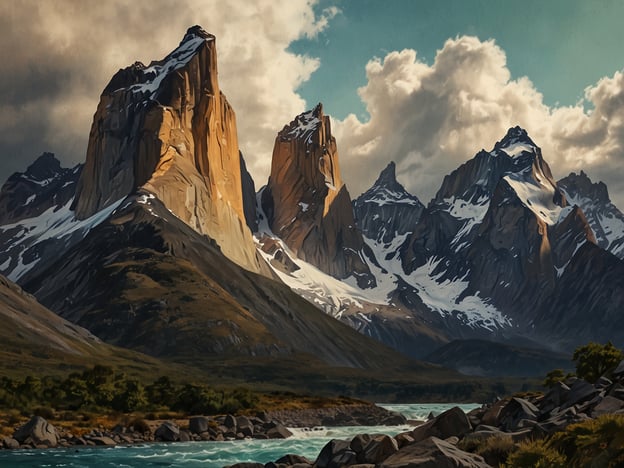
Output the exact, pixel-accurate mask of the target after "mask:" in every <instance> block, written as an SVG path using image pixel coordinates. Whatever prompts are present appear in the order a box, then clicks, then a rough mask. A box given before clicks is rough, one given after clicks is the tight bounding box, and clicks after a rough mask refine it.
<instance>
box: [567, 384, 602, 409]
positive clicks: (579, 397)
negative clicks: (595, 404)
mask: <svg viewBox="0 0 624 468" xmlns="http://www.w3.org/2000/svg"><path fill="white" fill-rule="evenodd" d="M598 393H600V390H598V389H597V388H596V387H594V386H593V385H592V384H590V383H589V382H586V381H584V380H582V379H577V380H575V381H574V383H572V385H571V386H570V393H568V398H567V400H566V402H565V405H563V407H565V408H567V407H570V406H573V405H577V404H579V403H583V402H585V401H588V400H591V399H592V398H594V397H595V396H596V395H598Z"/></svg>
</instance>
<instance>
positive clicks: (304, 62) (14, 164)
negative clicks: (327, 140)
mask: <svg viewBox="0 0 624 468" xmlns="http://www.w3.org/2000/svg"><path fill="white" fill-rule="evenodd" d="M314 3H315V2H309V1H306V0H260V1H254V2H248V1H246V0H232V1H227V2H224V1H220V0H181V1H178V2H173V3H172V2H170V1H168V0H150V1H142V2H131V3H128V2H126V1H125V0H110V1H105V2H96V1H83V0H59V1H56V0H49V1H45V2H40V1H35V0H24V1H20V2H0V36H1V40H0V63H2V64H3V73H2V74H0V178H1V179H2V180H4V179H5V178H6V177H7V176H8V175H9V174H10V173H11V172H13V171H16V170H23V169H24V168H25V167H26V165H28V164H29V163H30V162H31V161H32V160H33V159H34V157H35V156H37V155H38V154H40V153H41V152H42V151H54V152H56V153H57V155H58V156H59V157H60V158H61V159H62V160H64V162H65V163H68V164H73V163H77V162H81V161H83V160H84V157H85V153H86V144H87V139H88V135H89V128H90V125H91V120H92V117H93V113H94V112H95V109H96V106H97V102H98V99H99V95H100V93H101V91H102V89H104V87H105V86H106V84H107V82H108V80H109V79H110V78H111V77H112V75H113V74H114V73H115V72H116V71H117V70H118V69H119V68H123V67H126V66H128V65H130V64H131V63H134V62H135V61H137V60H140V61H142V62H143V63H149V62H150V61H151V60H157V59H161V58H163V57H164V56H165V55H166V54H167V53H168V52H170V51H171V50H172V49H173V48H174V47H176V46H177V44H178V43H179V41H180V40H181V39H182V36H183V35H184V32H185V31H186V29H187V28H188V27H189V26H192V25H194V24H200V25H201V26H203V27H204V29H206V30H208V31H209V32H211V33H213V34H215V35H216V36H217V48H218V53H219V81H220V85H221V89H222V90H223V92H224V93H225V94H226V95H227V97H228V100H229V101H230V102H231V104H232V105H233V107H234V109H235V110H236V114H237V121H238V130H239V137H240V146H241V149H242V150H243V152H244V153H245V155H246V158H247V159H248V167H249V168H250V169H251V171H252V172H253V173H254V175H255V176H256V180H257V181H258V182H259V183H262V182H264V180H266V177H267V175H268V170H269V167H270V157H271V152H272V147H273V141H274V138H275V135H276V133H277V131H278V130H279V129H280V128H281V127H282V126H283V125H284V124H285V123H287V122H289V121H290V120H291V119H292V118H293V117H294V116H295V115H297V114H298V113H300V112H301V111H303V110H304V107H305V102H304V100H303V99H302V98H301V97H300V96H299V95H298V94H297V92H296V89H297V88H298V86H299V85H300V84H301V83H302V82H304V81H306V80H307V79H308V78H309V76H310V74H311V73H312V72H313V71H314V70H316V68H317V67H318V66H319V62H318V60H317V59H316V58H313V57H306V56H300V55H295V54H294V53H292V52H289V51H287V48H288V46H289V44H290V43H291V42H293V41H294V40H297V39H299V38H302V37H314V36H315V35H316V34H318V33H319V32H320V31H322V30H323V29H324V28H325V27H327V25H328V23H329V21H330V20H331V18H332V17H333V16H334V15H336V14H337V13H338V10H337V9H335V8H329V9H326V10H324V11H323V12H322V13H321V14H316V15H315V13H314V10H313V6H314Z"/></svg>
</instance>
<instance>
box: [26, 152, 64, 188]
mask: <svg viewBox="0 0 624 468" xmlns="http://www.w3.org/2000/svg"><path fill="white" fill-rule="evenodd" d="M59 172H61V162H60V161H59V160H58V159H56V157H55V156H54V153H47V152H46V153H43V154H42V155H41V156H39V157H38V158H37V159H36V160H35V162H33V163H32V164H31V165H30V166H28V168H27V169H26V172H25V175H27V176H28V177H29V178H31V179H34V180H39V181H41V180H46V179H50V178H52V177H54V176H55V175H57V174H58V173H59Z"/></svg>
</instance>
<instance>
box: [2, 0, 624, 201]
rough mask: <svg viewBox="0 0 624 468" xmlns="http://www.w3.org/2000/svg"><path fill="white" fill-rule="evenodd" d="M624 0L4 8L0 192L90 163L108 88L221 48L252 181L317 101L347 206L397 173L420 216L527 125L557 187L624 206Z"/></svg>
mask: <svg viewBox="0 0 624 468" xmlns="http://www.w3.org/2000/svg"><path fill="white" fill-rule="evenodd" d="M622 18H624V2H621V1H618V0H600V1H585V0H549V1H547V2H545V1H543V0H540V1H535V0H524V1H522V2H518V1H509V0H500V1H484V0H383V1H381V0H378V1H373V0H333V1H332V0H317V1H314V2H310V1H305V0H301V1H298V0H228V1H227V2H224V1H220V0H179V1H177V2H170V1H168V0H136V1H133V2H128V1H122V0H108V1H106V2H102V1H99V0H98V1H95V0H47V1H45V2H43V1H34V0H23V1H20V2H10V1H7V2H0V182H1V181H3V180H5V179H6V178H7V177H8V176H9V175H10V174H11V173H13V172H15V171H23V170H25V168H26V167H27V166H28V164H30V163H31V162H32V161H33V160H34V159H35V158H36V157H37V156H38V155H39V154H41V153H42V152H44V151H52V152H54V153H55V154H56V155H57V157H58V158H59V159H61V161H62V162H63V163H64V164H65V165H68V166H70V165H74V164H77V163H79V162H83V161H84V158H85V154H86V146H87V141H88V135H89V128H90V126H91V121H92V118H93V113H94V112H95V109H96V107H97V103H98V100H99V96H100V93H101V91H102V90H103V89H104V87H105V86H106V84H107V83H108V81H109V80H110V78H111V77H112V75H113V74H114V73H115V72H116V71H117V70H118V69H119V68H123V67H126V66H128V65H130V64H132V63H134V62H135V61H137V60H140V61H142V62H144V63H146V64H147V63H149V62H150V61H151V60H157V59H161V58H163V57H164V56H165V55H166V54H167V53H168V52H170V51H171V50H172V49H174V48H175V47H176V46H177V44H178V43H179V42H180V40H181V39H182V37H183V35H184V32H185V31H186V29H187V28H188V27H189V26H192V25H194V24H200V25H201V26H202V27H204V29H206V30H207V31H209V32H211V33H213V34H215V35H216V36H217V49H218V54H219V55H218V61H219V83H220V86H221V89H222V90H223V92H224V93H225V94H226V96H227V98H228V100H229V101H230V103H231V104H232V106H233V107H234V109H235V111H236V115H237V122H238V134H239V145H240V147H241V150H242V151H243V154H244V155H245V159H246V161H247V166H248V168H249V169H250V171H251V172H252V175H253V177H254V179H255V181H256V186H257V187H260V186H261V185H263V184H264V183H266V180H267V177H268V173H269V169H270V163H271V153H272V148H273V143H274V139H275V135H276V133H277V132H278V131H279V130H280V129H281V128H282V127H283V126H284V125H285V124H286V123H288V122H289V121H291V120H292V119H293V118H294V117H295V116H296V115H297V114H298V113H300V112H303V111H304V110H306V109H309V108H312V107H313V106H314V105H315V104H316V103H317V102H323V105H324V110H325V112H326V113H328V114H330V115H331V116H332V130H333V132H334V135H335V136H336V139H337V143H338V151H339V155H340V164H341V169H342V175H343V179H344V180H345V181H346V183H347V186H348V188H349V191H350V193H351V195H352V197H356V196H357V195H359V194H360V193H361V192H363V191H364V190H366V189H367V188H368V186H370V184H372V183H373V182H374V180H375V179H376V177H377V175H378V174H379V172H380V171H381V170H382V169H383V168H384V167H385V166H386V165H387V164H388V162H390V161H395V162H396V163H397V173H398V178H399V181H400V182H402V183H403V184H404V185H405V186H406V188H407V189H408V190H409V191H410V192H411V193H413V194H415V195H416V196H418V197H419V198H420V199H421V200H422V201H423V202H424V203H427V202H428V201H429V200H430V199H431V197H433V195H434V194H435V192H436V190H437V189H438V188H439V186H440V184H441V183H442V179H443V177H444V175H446V174H448V173H449V172H451V171H452V170H453V169H455V168H456V167H457V166H459V165H460V164H462V163H463V162H465V161H466V160H468V159H470V158H472V157H473V156H474V155H475V154H476V153H477V152H478V151H479V150H480V149H482V148H485V149H488V150H489V149H491V148H492V147H493V145H494V143H495V142H496V141H497V140H500V139H501V138H502V137H503V136H504V134H505V132H506V130H507V129H508V128H509V127H511V126H515V125H520V126H522V127H524V128H526V129H527V130H528V132H529V134H530V135H531V137H532V138H533V140H534V141H535V142H536V143H537V144H538V145H539V146H541V147H542V151H543V156H544V158H545V159H546V161H547V162H548V163H549V165H550V166H551V169H552V171H553V174H554V176H555V178H561V177H564V176H565V175H567V174H569V173H570V172H572V171H575V172H578V171H580V170H584V171H585V172H586V173H587V174H588V175H589V176H590V177H591V178H592V180H594V181H598V180H602V181H604V182H605V183H607V185H608V187H609V192H610V195H611V199H612V200H613V201H614V202H615V203H616V204H617V205H618V206H619V207H620V208H621V209H624V53H623V52H622V44H624V28H622V27H621V19H622Z"/></svg>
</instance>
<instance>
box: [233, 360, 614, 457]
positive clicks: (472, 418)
mask: <svg viewBox="0 0 624 468" xmlns="http://www.w3.org/2000/svg"><path fill="white" fill-rule="evenodd" d="M623 434H624V361H622V362H621V363H620V365H619V366H618V367H617V368H616V369H615V371H613V372H612V373H611V374H610V376H609V378H607V377H606V376H603V377H601V378H600V379H599V380H598V381H597V382H596V383H595V384H590V383H588V382H586V381H585V380H582V379H578V378H576V377H570V378H568V379H566V380H565V381H562V382H557V383H555V384H554V385H553V386H552V388H550V390H549V391H548V392H546V393H545V394H533V395H525V396H524V397H520V396H514V397H509V398H505V399H502V400H499V401H496V402H494V403H492V404H487V405H483V406H482V407H481V408H477V409H474V410H472V411H470V412H469V413H467V414H466V413H464V412H463V411H462V410H461V409H460V408H458V407H455V408H452V409H450V410H448V411H446V412H444V413H442V414H440V415H439V416H437V417H434V418H432V419H430V420H429V421H427V422H426V423H425V424H422V425H419V426H417V427H416V428H414V429H413V430H411V431H408V432H403V433H401V434H398V435H397V436H395V437H390V436H388V435H384V434H374V435H372V434H359V435H357V436H355V437H353V438H352V439H351V440H338V439H334V440H331V441H330V442H328V443H327V444H326V445H325V447H324V448H323V449H322V450H321V452H320V453H319V454H318V456H317V458H316V460H315V461H311V460H307V459H305V458H303V457H300V456H297V455H287V456H285V457H282V458H280V459H279V460H276V461H275V462H272V463H268V464H266V465H263V464H260V463H258V464H250V463H244V464H239V465H232V466H231V467H230V468H288V467H294V466H296V467H297V468H306V467H312V466H313V467H314V468H339V467H344V466H355V465H357V466H358V468H363V467H367V468H373V467H380V468H404V467H405V468H406V467H416V466H419V467H432V468H433V467H438V468H445V467H449V468H451V467H454V468H486V467H491V466H500V465H501V464H505V463H506V462H508V463H509V464H508V465H505V466H549V467H567V466H590V464H589V462H591V466H622V463H623V462H624V437H623V436H622V435H623ZM531 441H533V445H530V442H531ZM523 443H524V444H526V445H523ZM523 450H524V453H526V454H528V458H524V459H522V460H523V461H522V462H519V461H518V460H519V459H521V457H519V454H520V453H521V452H522V451H523ZM514 457H517V459H513V458H514ZM512 459H513V460H512ZM510 460H511V462H509V461H510ZM527 460H529V461H527ZM595 460H600V463H599V464H594V462H593V461H595ZM538 462H539V463H538ZM586 462H587V463H586Z"/></svg>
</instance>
